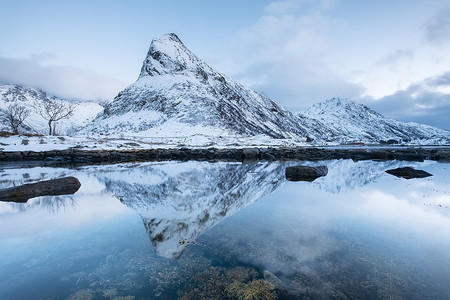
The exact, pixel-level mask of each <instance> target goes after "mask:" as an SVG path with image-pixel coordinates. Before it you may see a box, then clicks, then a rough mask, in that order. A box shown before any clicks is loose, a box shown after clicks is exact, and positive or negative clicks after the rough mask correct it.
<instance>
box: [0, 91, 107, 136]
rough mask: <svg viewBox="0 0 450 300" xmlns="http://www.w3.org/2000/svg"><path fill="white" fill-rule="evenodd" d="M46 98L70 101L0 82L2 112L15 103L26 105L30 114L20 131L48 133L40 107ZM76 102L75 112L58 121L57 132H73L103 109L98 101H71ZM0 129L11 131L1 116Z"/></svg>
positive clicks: (0, 106)
mask: <svg viewBox="0 0 450 300" xmlns="http://www.w3.org/2000/svg"><path fill="white" fill-rule="evenodd" d="M46 99H51V100H57V101H69V100H65V99H60V98H57V97H55V96H50V95H48V94H47V93H45V92H44V91H40V90H36V89H34V88H29V87H24V86H21V85H17V84H0V113H2V111H4V110H6V108H7V107H8V106H9V105H11V104H14V103H18V104H19V105H20V106H24V107H26V108H27V109H28V110H29V111H30V114H29V116H28V117H27V118H26V120H25V123H24V125H23V126H22V127H21V128H20V132H25V133H40V134H48V124H47V121H46V120H45V119H44V118H42V117H41V116H40V115H39V113H38V109H39V108H40V107H41V106H42V104H43V102H44V101H45V100H46ZM70 102H71V103H74V105H75V108H74V113H73V115H72V116H71V117H70V118H69V119H65V120H61V121H58V122H57V126H56V132H57V133H59V134H62V135H65V134H73V133H75V132H76V131H78V130H79V129H81V128H82V127H84V126H86V124H87V123H89V122H90V121H91V120H92V119H94V118H95V116H96V115H97V114H98V113H99V112H101V111H102V110H103V106H102V105H100V104H99V103H97V102H89V101H83V102H82V101H70ZM0 130H5V131H11V128H9V126H8V124H6V123H5V120H4V119H3V118H0Z"/></svg>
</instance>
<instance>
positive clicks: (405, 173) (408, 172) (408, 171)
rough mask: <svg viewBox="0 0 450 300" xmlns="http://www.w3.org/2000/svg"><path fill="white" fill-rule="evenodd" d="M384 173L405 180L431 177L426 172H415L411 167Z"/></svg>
mask: <svg viewBox="0 0 450 300" xmlns="http://www.w3.org/2000/svg"><path fill="white" fill-rule="evenodd" d="M386 173H388V174H391V175H394V176H397V177H401V178H405V179H412V178H425V177H430V176H433V175H432V174H430V173H428V172H426V171H423V170H416V169H413V168H411V167H404V168H397V169H392V170H387V171H386Z"/></svg>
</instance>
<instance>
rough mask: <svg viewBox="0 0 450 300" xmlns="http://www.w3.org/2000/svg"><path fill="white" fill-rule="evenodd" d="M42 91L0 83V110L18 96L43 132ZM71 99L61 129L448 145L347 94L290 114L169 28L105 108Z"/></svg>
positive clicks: (31, 123)
mask: <svg viewBox="0 0 450 300" xmlns="http://www.w3.org/2000/svg"><path fill="white" fill-rule="evenodd" d="M46 97H48V96H47V95H46V94H45V93H44V92H42V91H37V90H35V89H30V88H24V87H21V86H18V85H0V110H2V109H3V110H4V109H5V107H6V106H7V105H8V103H11V102H13V101H18V102H21V103H23V104H24V105H26V106H27V107H30V108H32V111H33V112H34V113H32V114H31V115H30V117H29V118H28V119H27V124H26V126H24V127H23V128H22V131H36V132H41V133H45V128H46V123H45V120H43V119H42V117H40V116H39V115H38V114H37V113H35V111H36V109H35V107H38V106H39V105H40V103H41V102H42V101H43V100H44V99H45V98H46ZM53 98H55V97H53ZM60 100H61V101H67V100H63V99H60ZM76 105H77V110H76V112H75V113H74V116H73V117H72V118H71V119H69V120H67V121H65V122H61V123H60V125H59V126H60V130H59V131H60V132H61V133H62V134H76V133H78V134H83V135H92V134H104V135H112V136H134V137H139V136H141V137H155V138H160V139H163V140H164V138H174V137H192V136H201V137H202V138H203V139H205V140H211V141H214V140H216V139H218V138H222V137H225V138H226V137H238V138H240V139H246V138H253V139H255V137H256V138H259V137H261V138H262V139H260V140H261V141H263V140H264V139H265V140H267V139H286V140H290V141H292V142H294V143H299V144H304V143H307V142H310V143H313V144H317V145H324V144H331V145H336V144H362V143H364V144H417V145H443V144H450V132H448V131H445V130H442V129H438V128H434V127H431V126H427V125H422V124H417V123H412V122H408V123H405V122H399V121H396V120H393V119H389V118H385V117H383V116H382V115H380V114H378V113H377V112H375V111H373V110H372V109H370V108H368V107H367V106H365V105H362V104H358V103H356V102H354V101H351V100H348V99H340V98H333V99H329V100H327V101H324V102H321V103H318V104H315V105H313V106H312V107H310V108H309V109H308V110H306V111H305V112H304V113H298V114H293V113H291V112H290V111H288V110H286V109H284V108H283V107H282V106H280V105H279V104H277V103H275V102H274V101H272V100H271V99H269V98H268V97H267V96H265V95H263V94H258V93H257V92H255V91H252V90H250V89H248V88H246V87H244V86H243V85H241V84H239V83H237V82H234V81H233V80H231V79H230V78H228V77H227V76H225V75H224V74H221V73H220V72H218V71H216V70H214V69H213V68H211V67H210V66H208V65H207V64H206V63H205V62H204V61H202V60H201V59H199V58H198V57H197V56H195V55H194V54H193V53H192V52H191V51H190V50H189V49H187V48H186V46H185V45H184V44H183V43H182V42H181V41H180V39H179V38H178V37H177V36H176V35H175V34H167V35H164V36H162V37H159V38H155V39H154V40H153V41H152V43H151V45H150V49H149V51H148V53H147V56H146V58H145V60H144V63H143V66H142V68H141V72H140V75H139V77H138V79H137V81H136V82H135V83H133V84H131V85H130V86H128V87H127V88H125V89H124V90H123V91H121V92H120V93H119V94H118V95H117V96H116V98H115V99H114V101H112V102H111V103H109V104H108V105H106V107H105V108H104V109H103V107H102V106H101V105H99V104H98V103H95V102H76ZM97 113H98V115H97ZM1 121H2V122H3V120H1ZM86 124H87V126H86ZM2 125H3V129H7V126H6V125H5V124H4V123H2ZM84 126H85V127H84ZM82 127H84V128H83V129H81V128H82ZM80 129H81V131H79V130H80ZM261 144H264V142H261Z"/></svg>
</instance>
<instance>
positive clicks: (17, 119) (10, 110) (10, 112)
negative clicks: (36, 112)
mask: <svg viewBox="0 0 450 300" xmlns="http://www.w3.org/2000/svg"><path fill="white" fill-rule="evenodd" d="M29 115H30V110H29V109H27V108H26V107H25V106H22V105H19V104H18V103H13V104H10V105H8V107H6V110H5V111H4V112H3V116H2V117H3V119H4V120H5V121H6V122H7V123H8V125H9V126H10V127H11V130H12V132H13V133H14V134H19V127H20V125H22V124H23V122H24V121H25V119H26V118H27V117H28V116H29Z"/></svg>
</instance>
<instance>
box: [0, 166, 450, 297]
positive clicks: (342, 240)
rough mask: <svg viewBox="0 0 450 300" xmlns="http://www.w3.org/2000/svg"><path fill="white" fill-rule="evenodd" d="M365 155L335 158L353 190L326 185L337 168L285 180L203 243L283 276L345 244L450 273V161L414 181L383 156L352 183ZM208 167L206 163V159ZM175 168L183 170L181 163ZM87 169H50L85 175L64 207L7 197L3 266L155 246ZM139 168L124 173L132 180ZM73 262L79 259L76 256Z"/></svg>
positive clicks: (357, 251)
mask: <svg viewBox="0 0 450 300" xmlns="http://www.w3.org/2000/svg"><path fill="white" fill-rule="evenodd" d="M319 164H320V163H319ZM361 164H362V162H359V163H356V164H352V163H350V162H349V161H343V163H342V164H341V165H338V164H330V165H329V167H331V166H334V167H335V168H338V167H339V168H341V170H347V171H346V172H342V173H341V176H348V177H347V180H342V181H338V182H342V183H343V184H347V183H348V184H349V186H351V187H354V188H355V189H353V190H352V189H349V188H348V186H345V187H344V186H343V187H341V188H339V189H338V190H339V191H340V192H339V193H335V192H336V191H335V190H334V189H333V190H331V191H330V190H329V189H328V187H329V186H330V185H329V182H330V181H332V179H333V176H338V175H339V172H335V171H336V170H330V173H329V176H330V177H328V178H327V177H325V178H323V179H321V180H319V181H317V182H313V183H308V182H295V183H293V182H286V183H285V184H284V185H282V187H280V188H279V189H277V190H276V191H275V192H273V193H272V194H270V195H266V196H264V197H263V198H261V199H259V200H258V201H256V202H254V203H253V204H252V205H249V206H247V207H244V208H242V209H241V210H239V211H238V212H237V213H235V214H234V215H232V216H229V217H227V218H224V219H223V220H222V221H221V222H219V223H217V224H216V225H215V226H214V227H213V228H211V229H209V230H206V231H205V232H203V233H202V234H201V235H200V236H199V238H198V239H197V242H198V243H200V244H202V245H203V246H204V248H203V247H202V248H201V249H203V250H205V251H207V252H210V253H211V254H212V255H213V256H214V255H216V256H220V257H221V259H225V257H228V258H230V257H231V258H232V259H236V260H238V261H239V262H243V263H246V264H250V265H254V266H256V267H258V269H260V270H264V269H267V270H269V271H271V272H273V273H275V274H276V275H277V276H280V278H282V279H285V278H287V277H289V276H293V275H294V274H295V273H297V272H298V271H299V270H303V269H304V268H305V266H309V267H314V266H315V265H316V264H317V263H318V262H321V263H323V262H327V263H329V264H330V265H333V264H335V263H336V262H335V261H334V260H333V259H331V257H335V256H336V255H337V254H339V255H338V256H342V253H347V256H348V257H346V258H345V259H347V260H348V261H349V263H350V264H353V263H355V262H358V260H357V259H356V258H355V257H356V256H357V255H361V253H365V255H367V256H368V257H369V258H370V259H372V260H374V261H378V262H380V263H381V264H382V263H384V262H386V261H389V260H391V259H393V258H392V257H394V256H395V259H396V260H398V259H400V260H406V261H407V263H408V264H410V265H412V266H413V269H414V270H419V272H416V273H418V274H419V275H417V276H420V274H423V275H422V276H430V278H431V279H432V280H434V279H436V278H439V276H441V275H442V276H443V277H445V276H446V275H450V256H449V254H448V249H449V247H450V187H449V186H448V182H450V172H448V168H449V167H450V166H449V165H448V164H438V163H432V162H426V163H424V164H419V165H417V166H416V167H417V168H420V169H423V170H425V171H428V172H430V173H432V174H433V175H434V176H433V177H429V178H425V179H411V180H405V179H400V178H397V177H394V176H392V175H389V174H385V173H384V171H383V169H384V167H383V166H382V165H381V167H380V166H378V167H377V168H372V167H371V168H367V171H368V172H374V173H373V174H370V176H369V177H367V178H370V180H369V181H368V182H367V180H366V179H365V178H362V182H364V183H367V184H366V185H364V184H359V183H358V184H355V181H357V180H359V179H361V176H362V175H361V173H359V171H360V170H361V168H360V166H361ZM372 164H373V162H370V164H369V162H368V165H372ZM202 166H203V168H206V169H207V168H208V164H206V163H205V164H202ZM352 166H353V167H358V168H357V169H358V172H353V171H352V170H351V167H352ZM169 167H172V165H169ZM173 167H177V169H178V168H179V169H184V168H183V164H177V165H173ZM190 169H192V165H190V164H187V165H186V168H185V170H186V172H188V171H189V170H190ZM84 170H85V171H79V170H68V169H67V170H61V169H59V170H53V171H54V172H55V174H61V172H64V173H66V174H69V173H70V175H74V176H76V177H77V178H79V180H80V181H81V183H82V185H81V188H80V190H79V191H78V192H77V193H76V194H75V195H73V201H67V205H66V206H63V207H60V208H59V209H57V210H51V209H49V208H48V207H45V206H42V205H38V203H39V201H40V199H33V200H30V201H29V203H27V204H25V205H23V207H25V209H23V210H18V209H17V206H18V205H19V204H5V203H0V204H1V205H0V228H1V229H0V239H1V245H2V247H1V248H0V275H2V273H4V272H5V270H6V268H5V269H3V270H2V268H3V267H6V266H14V268H16V267H15V265H14V263H17V264H18V265H17V266H20V268H24V270H29V269H27V268H33V266H42V264H44V263H47V262H48V268H53V267H55V268H56V267H57V266H58V265H59V264H60V263H61V261H64V260H65V259H66V258H65V257H66V256H67V257H69V258H68V259H69V261H72V260H74V261H75V258H73V256H77V255H79V254H78V253H91V254H89V255H94V254H92V253H96V254H95V255H99V256H102V255H103V256H108V254H109V252H110V251H112V250H111V249H112V248H113V247H116V246H117V245H119V243H123V242H124V241H127V240H130V241H133V243H139V242H142V243H144V244H145V245H147V247H146V248H145V251H148V248H150V247H151V244H150V240H149V239H148V236H147V235H146V233H145V228H144V226H143V224H142V220H141V218H140V216H139V215H138V214H137V213H136V212H134V211H132V210H130V209H129V208H127V207H126V206H125V205H123V204H121V203H120V202H119V201H118V199H117V198H116V197H114V196H113V195H111V194H109V193H108V192H106V191H105V186H104V185H103V184H102V183H101V182H100V181H98V180H97V177H96V174H95V173H96V172H100V169H89V168H86V169H84ZM92 170H95V171H92ZM105 170H108V172H112V171H113V170H114V169H105ZM132 170H133V169H129V171H130V172H128V173H127V174H128V175H127V176H130V177H129V178H128V180H129V181H130V182H133V180H132V176H133V171H132ZM25 171H26V172H28V173H29V177H28V178H30V179H33V176H34V175H33V174H40V172H41V171H42V170H33V169H31V170H30V169H28V170H25V169H23V170H14V171H13V170H9V171H8V170H5V172H4V173H8V172H10V174H13V175H11V178H16V179H14V180H19V179H20V178H23V176H22V174H21V172H25ZM50 171H52V170H49V172H50ZM197 171H198V170H197ZM33 172H34V173H33ZM376 172H378V173H376ZM118 174H119V173H118ZM174 174H176V172H175V173H174ZM333 174H334V175H333ZM352 174H353V175H352ZM137 175H138V176H140V177H139V178H137V179H136V182H139V183H140V184H145V182H146V178H144V177H143V176H144V175H143V173H142V172H137ZM153 175H154V174H153ZM188 175H189V174H186V176H188ZM27 176H28V175H27ZM48 176H49V177H52V176H50V175H48ZM165 176H169V177H170V176H172V175H165ZM352 176H353V177H352ZM7 177H8V176H4V178H7ZM112 177H114V176H112ZM350 178H352V179H351V180H350ZM152 179H154V178H153V177H152ZM325 179H326V180H327V181H329V182H328V183H327V182H326V181H325ZM154 182H155V181H154V180H152V181H151V183H154ZM156 182H160V181H158V180H157V181H156ZM112 184H113V183H112ZM322 184H323V185H322ZM236 201H239V199H237V200H236ZM205 209H208V208H207V207H205ZM116 243H117V244H116ZM114 245H115V246H114ZM196 247H197V248H196ZM188 249H200V248H198V246H192V247H191V246H189V247H188ZM83 251H84V252H83ZM72 252H74V253H77V254H72ZM353 254H354V255H356V256H355V257H353ZM80 255H81V254H80ZM146 255H154V254H150V253H148V254H146ZM343 256H345V255H343ZM130 259H131V258H130ZM68 268H69V269H70V268H72V267H70V264H69V266H68ZM380 268H382V267H381V266H380ZM21 270H22V269H21ZM408 270H409V269H408ZM408 276H409V275H408ZM0 287H1V284H0ZM0 295H1V293H0Z"/></svg>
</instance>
